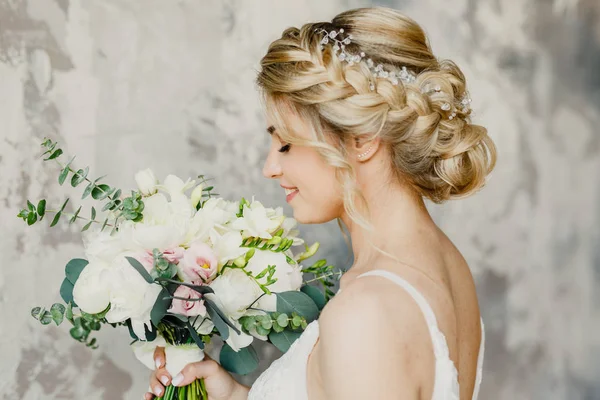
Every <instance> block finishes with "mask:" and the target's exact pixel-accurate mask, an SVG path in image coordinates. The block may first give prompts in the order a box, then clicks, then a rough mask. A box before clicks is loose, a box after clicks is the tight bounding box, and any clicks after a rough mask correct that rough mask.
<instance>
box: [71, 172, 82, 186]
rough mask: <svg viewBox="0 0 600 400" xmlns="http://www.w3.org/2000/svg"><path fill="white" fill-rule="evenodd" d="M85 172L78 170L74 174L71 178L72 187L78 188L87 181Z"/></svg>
mask: <svg viewBox="0 0 600 400" xmlns="http://www.w3.org/2000/svg"><path fill="white" fill-rule="evenodd" d="M84 174H85V171H84V170H82V169H78V170H77V172H75V173H74V174H73V176H72V177H71V186H73V187H77V186H79V184H80V183H81V182H83V181H84V180H85V175H84Z"/></svg>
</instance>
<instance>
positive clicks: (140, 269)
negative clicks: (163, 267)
mask: <svg viewBox="0 0 600 400" xmlns="http://www.w3.org/2000/svg"><path fill="white" fill-rule="evenodd" d="M125 258H126V259H127V261H129V264H131V266H132V267H133V268H135V270H136V271H137V272H139V274H140V275H141V276H142V278H144V280H145V281H146V282H148V283H154V279H152V277H151V276H150V273H148V271H147V270H146V267H144V266H143V265H142V264H141V263H140V262H139V261H138V260H136V259H135V258H133V257H125Z"/></svg>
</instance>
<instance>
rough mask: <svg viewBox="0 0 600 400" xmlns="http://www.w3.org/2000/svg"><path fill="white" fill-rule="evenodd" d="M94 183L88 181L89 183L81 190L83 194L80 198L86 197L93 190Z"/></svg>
mask: <svg viewBox="0 0 600 400" xmlns="http://www.w3.org/2000/svg"><path fill="white" fill-rule="evenodd" d="M94 187H95V185H94V184H93V183H90V184H89V185H87V186H86V188H85V190H84V191H83V194H82V195H81V199H82V200H83V199H85V198H86V197H88V196H89V195H90V193H92V190H94Z"/></svg>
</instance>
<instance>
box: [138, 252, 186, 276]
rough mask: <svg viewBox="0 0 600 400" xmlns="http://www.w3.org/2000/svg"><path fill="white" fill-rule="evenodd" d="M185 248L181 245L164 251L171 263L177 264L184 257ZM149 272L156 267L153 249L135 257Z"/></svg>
mask: <svg viewBox="0 0 600 400" xmlns="http://www.w3.org/2000/svg"><path fill="white" fill-rule="evenodd" d="M183 251H184V250H183V249H182V248H181V247H174V248H172V249H167V250H165V251H163V252H162V253H163V257H164V258H166V259H167V261H169V262H170V263H173V264H177V263H178V262H179V260H181V259H182V258H183ZM135 258H136V259H137V260H138V261H139V262H140V263H141V264H142V265H143V266H144V267H145V268H146V270H147V271H148V272H150V271H152V268H153V267H154V256H153V255H152V251H148V250H146V251H144V252H142V253H140V254H138V256H137V257H135Z"/></svg>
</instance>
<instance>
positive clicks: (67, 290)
mask: <svg viewBox="0 0 600 400" xmlns="http://www.w3.org/2000/svg"><path fill="white" fill-rule="evenodd" d="M73 287H74V285H73V284H72V283H71V282H69V280H68V279H67V278H65V279H64V280H63V282H62V285H60V297H62V299H63V301H64V302H65V303H69V302H72V303H74V302H73Z"/></svg>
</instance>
